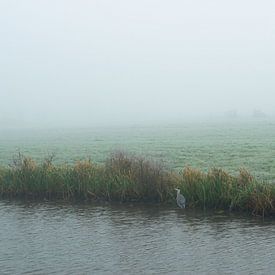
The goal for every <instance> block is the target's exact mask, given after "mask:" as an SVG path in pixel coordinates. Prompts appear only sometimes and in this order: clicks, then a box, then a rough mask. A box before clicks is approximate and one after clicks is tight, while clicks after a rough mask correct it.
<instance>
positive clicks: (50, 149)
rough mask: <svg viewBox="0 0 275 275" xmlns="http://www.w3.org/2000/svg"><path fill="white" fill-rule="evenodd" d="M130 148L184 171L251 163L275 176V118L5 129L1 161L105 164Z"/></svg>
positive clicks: (262, 174) (234, 168)
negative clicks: (19, 155) (52, 156)
mask: <svg viewBox="0 0 275 275" xmlns="http://www.w3.org/2000/svg"><path fill="white" fill-rule="evenodd" d="M116 150H119V151H126V152H130V153H134V154H135V155H140V156H143V157H145V158H152V159H155V160H157V161H163V162H164V163H165V166H166V167H169V168H174V169H178V170H180V169H181V168H183V167H184V166H187V165H189V166H192V167H194V168H198V169H200V170H202V171H207V170H208V169H210V168H212V167H219V168H222V169H225V170H226V171H228V172H229V173H233V174H236V173H237V172H238V171H239V169H240V168H246V169H247V170H248V171H249V172H250V173H251V174H252V175H253V176H255V177H256V178H259V179H264V180H268V181H271V182H272V181H273V180H275V158H274V156H275V121H271V120H264V121H246V122H244V121H227V122H224V121H220V122H190V123H183V124H178V125H152V126H133V127H110V128H89V129H51V130H46V129H37V130H0V165H2V166H7V165H8V164H10V163H11V162H12V158H13V156H14V155H15V154H16V153H17V152H18V151H20V152H22V153H23V154H25V155H27V156H30V157H32V158H33V159H34V160H36V161H38V162H39V161H42V160H43V159H44V158H45V156H47V155H49V154H52V153H54V154H55V159H54V163H69V164H72V163H74V162H75V161H77V160H81V159H87V158H91V159H92V160H94V161H96V162H99V163H102V162H103V161H104V160H105V159H106V158H107V157H108V156H109V155H110V153H111V152H113V151H116Z"/></svg>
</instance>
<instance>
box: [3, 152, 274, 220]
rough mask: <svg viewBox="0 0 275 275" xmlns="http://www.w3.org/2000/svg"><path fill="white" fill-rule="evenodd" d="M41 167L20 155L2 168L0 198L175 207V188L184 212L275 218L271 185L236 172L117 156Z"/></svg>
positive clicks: (50, 160) (117, 154)
mask: <svg viewBox="0 0 275 275" xmlns="http://www.w3.org/2000/svg"><path fill="white" fill-rule="evenodd" d="M52 161H53V159H52V158H51V157H49V158H46V159H45V160H44V161H43V162H42V163H36V162H35V161H34V160H33V159H31V158H29V157H25V156H23V155H22V154H19V155H18V157H17V158H16V159H14V161H13V164H12V165H11V166H10V167H0V197H1V198H6V199H9V198H10V199H16V198H19V199H20V198H25V199H35V200H37V199H38V200H42V201H43V200H49V201H55V200H63V201H83V202H91V201H107V202H119V203H125V202H126V203H139V202H143V203H144V202H145V203H159V204H163V205H165V204H168V205H173V204H175V205H176V200H175V198H176V191H175V190H174V188H179V189H180V190H181V193H182V194H183V195H184V196H185V198H186V201H187V206H186V207H187V208H190V209H205V210H210V209H213V210H223V211H228V212H245V213H249V214H250V215H255V216H263V217H265V216H275V184H272V183H268V182H264V181H259V180H256V179H255V178H253V177H252V176H251V175H250V174H249V172H248V171H246V170H244V169H240V171H239V174H238V175H237V176H233V175H230V174H229V173H227V172H226V171H224V170H222V169H217V168H213V169H210V170H209V171H208V172H202V171H200V170H198V169H194V168H191V167H185V168H183V169H182V170H180V171H175V170H169V169H167V168H165V167H164V166H163V164H160V163H157V162H153V161H149V160H146V159H144V158H141V157H136V156H132V155H131V156H130V155H128V154H125V153H121V152H119V153H115V154H112V155H111V156H110V157H109V158H107V159H106V160H105V162H104V163H103V164H95V163H93V162H92V161H91V160H84V161H78V162H75V163H74V164H73V165H67V164H63V165H54V164H53V163H52Z"/></svg>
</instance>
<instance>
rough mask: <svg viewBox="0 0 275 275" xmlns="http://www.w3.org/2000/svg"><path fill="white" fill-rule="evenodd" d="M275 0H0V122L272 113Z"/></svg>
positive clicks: (55, 123)
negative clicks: (225, 0) (262, 0)
mask: <svg viewBox="0 0 275 275" xmlns="http://www.w3.org/2000/svg"><path fill="white" fill-rule="evenodd" d="M274 13H275V3H274V2H273V1H264V2H260V1H248V0H244V1H237V0H233V1H227V2H224V1H218V0H211V1H202V0H201V1H199V0H198V1H177V0H173V1H156V0H150V1H147V0H146V1H145V0H141V1H126V0H120V1H106V0H101V1H84V0H83V1H68V0H66V1H65V0H60V1H53V0H49V1H36V0H35V1H34V0H26V1H15V0H3V1H1V2H0V35H1V43H0V79H1V81H0V98H1V100H0V124H1V126H0V127H15V128H16V127H37V126H39V127H60V126H93V125H113V124H114V125H120V124H121V125H123V124H134V123H145V122H146V123H148V122H149V123H154V122H175V121H176V122H181V121H184V120H185V121H186V120H191V119H205V118H213V117H214V118H217V117H218V118H222V117H234V118H235V117H240V118H242V117H253V116H254V117H257V116H259V117H264V116H265V115H267V116H270V117H272V116H274V115H275V111H274V102H275V96H274V95H275V78H274V75H275V53H274V49H275V29H274V26H275V17H274Z"/></svg>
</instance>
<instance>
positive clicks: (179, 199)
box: [175, 188, 186, 208]
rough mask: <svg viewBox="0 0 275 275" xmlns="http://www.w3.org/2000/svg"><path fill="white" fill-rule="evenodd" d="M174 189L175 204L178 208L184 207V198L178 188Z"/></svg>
mask: <svg viewBox="0 0 275 275" xmlns="http://www.w3.org/2000/svg"><path fill="white" fill-rule="evenodd" d="M175 190H176V191H177V198H176V200H177V204H178V206H179V207H180V208H185V203H186V199H185V197H184V196H183V195H181V194H180V189H178V188H175Z"/></svg>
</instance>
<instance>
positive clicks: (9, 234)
mask: <svg viewBox="0 0 275 275" xmlns="http://www.w3.org/2000/svg"><path fill="white" fill-rule="evenodd" d="M0 222H1V226H0V241H1V245H0V273H1V274H161V273H162V274H164V273H173V274H184V273H185V274H186V273H187V274H190V273H196V274H197V273H204V274H205V273H208V274H225V273H226V274H228V273H230V274H232V273H233V274H240V273H243V274H272V273H273V274H274V272H275V221H274V220H273V221H272V220H265V221H262V220H261V219H256V218H254V219H252V218H248V217H242V218H240V217H236V216H228V215H223V214H213V213H212V214H209V213H208V214H205V213H203V212H200V213H198V212H191V211H183V210H180V209H176V208H175V209H174V208H167V207H159V206H151V205H69V204H66V205H64V204H53V203H42V204H41V203H26V202H25V203H22V202H21V203H20V202H8V201H1V202H0Z"/></svg>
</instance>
